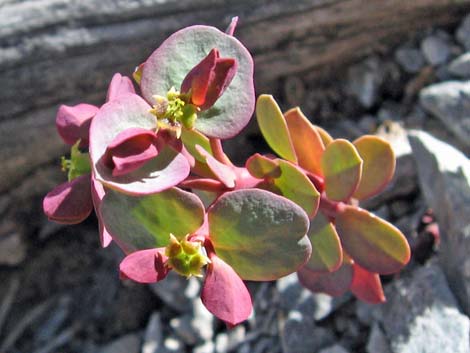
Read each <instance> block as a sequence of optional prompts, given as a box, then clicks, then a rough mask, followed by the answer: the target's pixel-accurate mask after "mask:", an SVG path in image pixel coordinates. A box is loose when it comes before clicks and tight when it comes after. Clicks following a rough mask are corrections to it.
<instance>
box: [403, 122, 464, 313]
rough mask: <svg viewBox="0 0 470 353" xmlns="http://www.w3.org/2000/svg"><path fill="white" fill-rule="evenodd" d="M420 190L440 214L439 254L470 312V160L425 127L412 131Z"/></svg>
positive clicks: (438, 218) (435, 212) (437, 213)
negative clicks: (427, 131) (435, 136)
mask: <svg viewBox="0 0 470 353" xmlns="http://www.w3.org/2000/svg"><path fill="white" fill-rule="evenodd" d="M409 139H410V143H411V146H412V148H413V154H414V156H415V159H416V163H417V166H418V175H419V182H420V186H421V190H422V192H423V194H424V197H425V199H426V201H427V203H428V205H429V206H430V207H431V208H432V209H433V210H434V214H435V216H436V218H437V221H438V224H439V229H440V237H441V245H440V252H439V257H440V260H441V263H442V265H443V268H444V271H445V273H446V275H447V279H448V281H449V285H450V287H451V288H452V290H453V291H454V293H455V295H456V297H457V298H458V299H459V302H460V305H461V306H462V308H463V310H464V312H465V313H467V314H470V257H469V256H468V254H470V218H469V216H468V215H469V214H470V161H469V160H468V159H467V158H466V157H465V155H464V154H463V153H461V152H460V151H458V150H456V149H455V148H453V147H451V146H449V145H448V144H446V143H444V142H442V141H439V140H437V139H435V138H434V137H432V136H431V135H429V134H427V133H425V132H422V131H412V132H410V134H409Z"/></svg>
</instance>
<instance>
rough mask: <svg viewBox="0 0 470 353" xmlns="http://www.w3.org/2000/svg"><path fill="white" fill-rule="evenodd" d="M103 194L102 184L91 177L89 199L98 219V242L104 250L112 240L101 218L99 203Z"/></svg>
mask: <svg viewBox="0 0 470 353" xmlns="http://www.w3.org/2000/svg"><path fill="white" fill-rule="evenodd" d="M105 194H106V192H105V190H104V187H103V184H101V183H100V182H99V181H97V180H96V179H95V178H94V177H93V175H92V176H91V197H92V200H93V206H94V208H95V213H96V217H97V218H98V229H99V232H100V242H101V246H102V247H103V248H106V247H107V246H108V245H109V244H110V243H111V241H112V240H113V237H112V236H111V234H110V233H109V232H108V230H107V229H106V227H105V226H104V224H103V220H102V217H101V211H100V206H101V201H102V200H103V198H104V195H105Z"/></svg>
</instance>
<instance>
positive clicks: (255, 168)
mask: <svg viewBox="0 0 470 353" xmlns="http://www.w3.org/2000/svg"><path fill="white" fill-rule="evenodd" d="M246 169H248V171H249V172H250V174H251V175H253V176H254V177H255V178H258V179H264V178H277V177H279V176H280V175H281V169H280V168H279V160H278V159H271V158H268V157H265V156H263V155H261V154H259V153H256V154H254V155H253V156H251V157H250V158H248V160H247V161H246Z"/></svg>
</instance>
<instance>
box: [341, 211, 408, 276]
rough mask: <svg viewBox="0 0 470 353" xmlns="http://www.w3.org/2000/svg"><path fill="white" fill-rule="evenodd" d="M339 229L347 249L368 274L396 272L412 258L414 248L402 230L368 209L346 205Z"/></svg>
mask: <svg viewBox="0 0 470 353" xmlns="http://www.w3.org/2000/svg"><path fill="white" fill-rule="evenodd" d="M335 226H336V230H337V232H338V234H339V237H340V239H341V243H342V245H343V248H344V250H345V251H346V252H347V253H348V254H349V255H351V257H352V258H353V259H354V261H355V262H357V263H358V264H359V265H360V266H361V267H364V269H366V270H368V271H371V272H375V273H379V274H390V273H395V272H398V271H399V270H400V269H401V268H402V267H403V266H405V265H406V264H407V263H408V261H409V259H410V247H409V245H408V242H407V240H406V238H405V236H404V235H403V234H402V233H401V232H400V231H399V230H398V228H396V227H394V226H393V225H391V224H390V223H388V222H386V221H385V220H383V219H381V218H379V217H376V216H375V215H373V214H372V213H370V212H368V211H366V210H363V209H360V208H357V207H353V206H349V205H345V207H344V209H343V210H342V211H341V212H339V213H338V215H337V216H336V221H335Z"/></svg>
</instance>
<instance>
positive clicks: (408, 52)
mask: <svg viewBox="0 0 470 353" xmlns="http://www.w3.org/2000/svg"><path fill="white" fill-rule="evenodd" d="M395 60H396V61H397V62H398V63H399V64H400V66H401V67H402V68H403V70H404V71H405V72H407V73H410V74H414V73H418V72H419V71H420V70H421V69H422V68H423V67H424V64H425V61H424V56H423V54H422V53H421V51H420V50H418V49H416V48H407V47H400V48H398V49H397V51H396V52H395Z"/></svg>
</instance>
